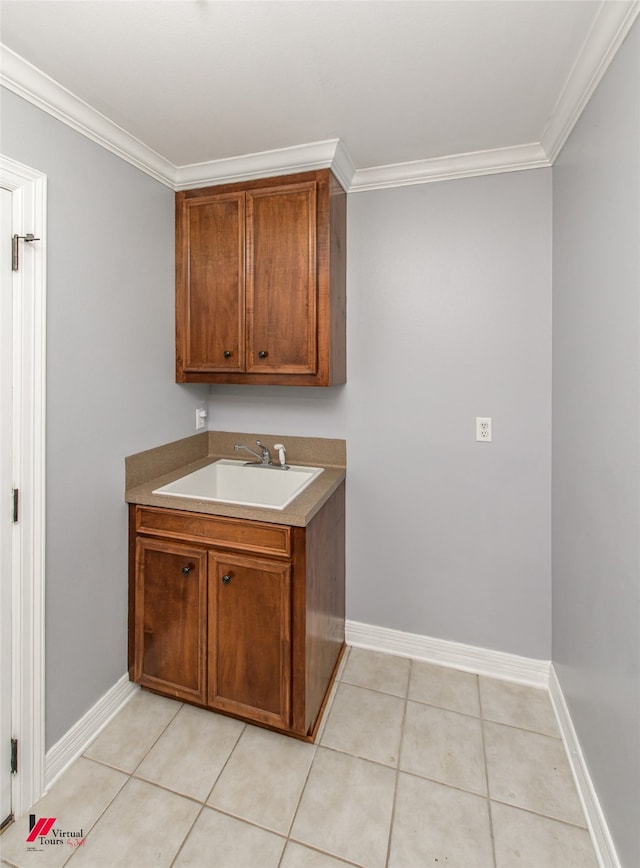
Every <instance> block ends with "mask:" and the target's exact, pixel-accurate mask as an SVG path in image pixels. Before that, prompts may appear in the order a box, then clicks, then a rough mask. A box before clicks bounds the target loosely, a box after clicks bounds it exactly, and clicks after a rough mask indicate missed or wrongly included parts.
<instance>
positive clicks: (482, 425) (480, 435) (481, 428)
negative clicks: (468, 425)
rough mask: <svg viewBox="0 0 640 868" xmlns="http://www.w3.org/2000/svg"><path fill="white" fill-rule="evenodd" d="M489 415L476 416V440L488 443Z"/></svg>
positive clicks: (489, 434)
mask: <svg viewBox="0 0 640 868" xmlns="http://www.w3.org/2000/svg"><path fill="white" fill-rule="evenodd" d="M492 439H493V438H492V436H491V416H476V440H477V441H478V442H482V443H490V442H491V440H492Z"/></svg>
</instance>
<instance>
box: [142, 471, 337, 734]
mask: <svg viewBox="0 0 640 868" xmlns="http://www.w3.org/2000/svg"><path fill="white" fill-rule="evenodd" d="M129 587H130V601H129V673H130V677H131V679H132V680H133V681H136V682H138V683H140V684H141V685H143V686H144V687H147V688H149V689H150V690H153V691H155V692H157V693H162V694H164V695H166V696H172V697H175V698H177V699H182V700H185V701H187V702H191V703H194V704H197V705H202V706H206V707H208V708H211V709H213V710H216V711H220V712H223V713H225V714H231V715H233V716H235V717H240V718H242V719H244V720H248V721H251V722H254V723H258V724H260V725H263V726H267V727H269V728H272V729H276V730H279V731H281V732H286V733H289V734H291V735H295V736H297V737H299V738H304V739H307V740H312V739H313V738H314V736H315V732H316V728H317V726H318V724H319V719H320V714H321V711H322V708H323V706H324V702H325V701H326V698H327V696H328V692H329V689H330V687H331V684H332V682H333V678H334V676H335V670H336V668H337V664H338V662H339V659H340V656H341V653H342V651H343V649H344V616H345V612H344V484H342V485H341V486H340V487H339V488H338V489H337V491H336V492H335V493H334V494H333V495H332V496H331V498H330V499H329V500H328V501H327V502H326V503H325V504H324V506H323V507H322V508H321V509H320V511H319V512H318V513H317V514H316V515H315V516H314V518H313V519H312V520H311V522H310V523H309V525H307V527H304V528H302V527H289V526H285V525H275V524H269V523H265V522H253V521H246V520H241V519H232V518H222V517H219V516H209V515H204V514H200V513H191V512H185V511H180V510H172V509H161V508H157V507H147V506H134V505H132V506H131V507H130V583H129Z"/></svg>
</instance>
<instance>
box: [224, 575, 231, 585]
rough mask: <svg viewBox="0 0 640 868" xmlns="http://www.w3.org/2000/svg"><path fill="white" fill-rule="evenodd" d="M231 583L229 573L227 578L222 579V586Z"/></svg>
mask: <svg viewBox="0 0 640 868" xmlns="http://www.w3.org/2000/svg"><path fill="white" fill-rule="evenodd" d="M230 581H231V573H227V574H226V576H223V577H222V584H223V585H228V584H229V582H230Z"/></svg>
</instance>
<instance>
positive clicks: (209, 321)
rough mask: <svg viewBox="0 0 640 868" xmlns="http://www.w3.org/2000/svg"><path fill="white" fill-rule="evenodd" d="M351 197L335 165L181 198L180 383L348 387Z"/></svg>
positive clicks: (178, 212)
mask: <svg viewBox="0 0 640 868" xmlns="http://www.w3.org/2000/svg"><path fill="white" fill-rule="evenodd" d="M345 284H346V194H345V192H344V190H343V189H342V187H341V186H340V184H339V183H338V181H337V180H336V179H335V177H334V176H333V175H332V173H331V172H330V170H329V169H324V170H321V171H317V172H305V173H304V174H298V175H288V176H285V177H279V178H268V179H265V178H263V179H261V180H260V181H251V182H244V183H241V184H225V185H222V186H217V187H207V188H204V189H199V190H185V191H182V192H180V193H177V194H176V381H177V382H179V383H252V384H265V385H291V386H333V385H336V384H338V383H344V382H346V337H345V334H346V329H345V326H346V322H345V319H346V318H345Z"/></svg>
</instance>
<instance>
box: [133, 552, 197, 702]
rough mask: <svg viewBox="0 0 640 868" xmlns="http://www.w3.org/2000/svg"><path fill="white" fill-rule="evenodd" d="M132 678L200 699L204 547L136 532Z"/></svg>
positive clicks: (183, 697)
mask: <svg viewBox="0 0 640 868" xmlns="http://www.w3.org/2000/svg"><path fill="white" fill-rule="evenodd" d="M135 581H136V598H135V599H136V601H135V652H134V653H135V656H134V680H135V681H138V682H139V683H140V684H142V685H144V686H145V687H150V688H152V689H154V690H158V691H161V692H162V693H165V694H167V695H169V696H175V697H179V698H181V699H189V700H192V701H194V702H195V701H199V702H204V701H205V692H206V668H205V667H206V641H207V634H206V614H207V552H206V550H205V549H202V548H195V547H193V546H187V545H181V544H180V543H171V542H164V541H163V540H147V539H142V538H138V540H137V542H136V578H135Z"/></svg>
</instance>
